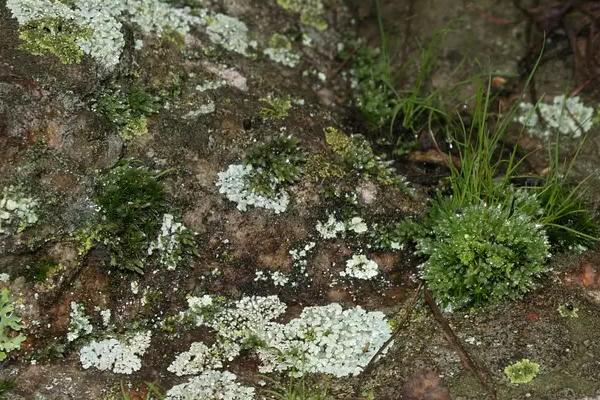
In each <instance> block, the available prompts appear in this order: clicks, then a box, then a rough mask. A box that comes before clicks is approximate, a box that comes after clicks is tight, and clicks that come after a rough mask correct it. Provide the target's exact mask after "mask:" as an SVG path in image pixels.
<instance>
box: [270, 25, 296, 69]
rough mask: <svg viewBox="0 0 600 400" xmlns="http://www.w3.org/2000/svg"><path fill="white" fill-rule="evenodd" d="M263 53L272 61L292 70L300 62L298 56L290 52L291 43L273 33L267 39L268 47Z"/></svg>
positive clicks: (286, 38) (285, 37) (280, 35)
mask: <svg viewBox="0 0 600 400" xmlns="http://www.w3.org/2000/svg"><path fill="white" fill-rule="evenodd" d="M263 53H265V55H267V56H268V57H269V58H270V59H271V60H272V61H275V62H277V63H279V64H282V65H285V66H286V67H290V68H294V67H295V66H297V65H298V63H299V62H300V55H298V54H296V53H294V52H293V51H292V42H291V41H290V39H288V37H287V36H285V35H282V34H280V33H275V34H274V35H273V36H271V38H270V39H269V47H268V48H266V49H265V50H264V51H263Z"/></svg>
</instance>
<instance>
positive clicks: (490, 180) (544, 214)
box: [418, 83, 597, 307]
mask: <svg viewBox="0 0 600 400" xmlns="http://www.w3.org/2000/svg"><path fill="white" fill-rule="evenodd" d="M490 102H491V96H490V86H489V83H488V86H487V88H485V87H484V86H480V89H479V90H478V91H477V95H476V107H475V110H474V113H473V116H472V118H471V120H470V122H469V123H466V122H464V121H463V120H460V124H459V125H458V126H450V127H449V136H450V137H451V139H452V145H453V147H454V148H455V149H456V151H457V152H458V155H459V159H460V163H459V165H455V164H454V163H451V162H450V163H449V165H450V177H449V190H450V195H449V196H448V195H446V194H445V193H438V196H437V197H436V199H435V200H434V202H433V204H432V207H431V209H430V211H429V213H428V215H427V217H426V221H425V223H426V226H428V227H429V229H430V232H429V234H427V235H425V238H421V239H419V240H418V247H419V250H420V251H421V252H422V253H423V254H425V255H426V256H428V257H429V258H428V260H427V261H426V262H425V264H424V267H423V275H424V278H425V280H426V282H427V284H428V286H429V287H430V289H431V290H432V292H433V293H434V294H435V295H436V297H437V300H438V301H440V302H441V303H443V304H444V305H447V306H454V307H460V306H467V305H468V306H482V305H484V304H486V303H489V302H497V301H501V300H503V299H513V298H516V297H518V296H520V295H522V294H524V293H526V292H527V291H529V290H530V289H531V288H532V287H534V283H535V282H534V281H535V278H537V277H538V276H539V275H540V274H541V273H542V272H543V271H544V270H545V267H544V265H545V259H546V257H547V255H548V254H549V253H548V252H549V246H548V244H547V237H548V236H549V237H550V238H551V239H554V243H553V244H556V243H558V244H561V243H563V244H564V243H569V245H585V244H589V243H591V242H593V241H596V240H597V239H596V237H595V236H593V235H594V233H593V232H596V230H595V229H596V228H595V226H596V222H595V221H594V220H593V218H592V217H591V215H590V213H589V211H587V210H586V208H585V206H584V204H583V201H582V186H581V185H577V186H574V187H572V188H568V186H566V184H565V181H564V177H565V174H564V168H563V167H562V165H561V164H560V163H559V162H558V149H557V148H555V149H554V151H555V153H554V160H553V161H551V163H550V168H549V170H550V172H549V174H548V175H547V176H546V177H545V178H540V179H539V180H540V181H542V182H543V183H542V184H541V185H538V186H531V187H523V188H516V187H515V186H514V185H513V181H516V180H517V179H518V178H520V176H519V170H520V167H521V166H522V163H523V161H524V160H525V158H526V157H527V156H519V155H518V148H517V147H516V146H514V147H513V148H512V149H511V150H510V152H507V150H508V149H507V148H505V147H504V142H503V140H504V138H505V136H506V133H507V131H508V128H509V126H510V123H511V122H512V121H513V120H514V114H515V111H516V107H513V109H511V110H510V111H509V112H508V113H507V114H505V115H504V116H502V117H500V118H497V119H494V118H492V116H490V114H489V109H490ZM568 169H569V168H567V170H568ZM566 188H568V189H566ZM555 247H556V246H555Z"/></svg>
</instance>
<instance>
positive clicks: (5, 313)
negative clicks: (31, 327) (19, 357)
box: [0, 289, 25, 361]
mask: <svg viewBox="0 0 600 400" xmlns="http://www.w3.org/2000/svg"><path fill="white" fill-rule="evenodd" d="M22 329H23V325H22V324H21V317H19V316H18V315H17V314H16V313H15V306H14V305H13V304H12V303H11V301H10V292H9V290H8V289H2V290H0V361H3V360H4V359H6V357H7V356H8V353H10V352H11V351H13V350H18V349H19V348H20V347H21V343H23V341H24V340H25V336H23V335H21V334H19V332H20V331H21V330H22Z"/></svg>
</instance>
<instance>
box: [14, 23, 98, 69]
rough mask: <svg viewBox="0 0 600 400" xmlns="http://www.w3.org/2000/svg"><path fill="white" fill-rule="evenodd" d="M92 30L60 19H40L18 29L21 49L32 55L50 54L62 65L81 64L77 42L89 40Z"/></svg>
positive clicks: (82, 53) (80, 51)
mask: <svg viewBox="0 0 600 400" xmlns="http://www.w3.org/2000/svg"><path fill="white" fill-rule="evenodd" d="M91 35H92V30H91V29H90V28H83V27H81V26H79V25H77V24H76V23H74V22H73V21H69V20H66V19H62V18H41V19H36V20H33V21H30V22H28V23H27V24H25V25H23V26H21V27H20V28H19V39H21V41H22V43H21V48H22V49H24V50H26V51H28V52H30V53H31V54H34V55H38V56H41V55H46V54H51V55H54V56H56V57H58V59H59V60H60V62H62V63H63V64H75V63H79V62H81V60H82V58H83V56H84V52H83V50H82V49H81V47H80V46H79V45H78V44H77V42H78V41H79V40H82V39H89V38H91Z"/></svg>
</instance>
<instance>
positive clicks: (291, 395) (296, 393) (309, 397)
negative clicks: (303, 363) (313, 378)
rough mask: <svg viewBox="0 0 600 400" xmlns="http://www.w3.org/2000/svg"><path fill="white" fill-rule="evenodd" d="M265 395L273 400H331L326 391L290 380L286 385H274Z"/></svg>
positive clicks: (319, 387) (317, 386) (301, 380)
mask: <svg viewBox="0 0 600 400" xmlns="http://www.w3.org/2000/svg"><path fill="white" fill-rule="evenodd" d="M265 394H266V395H267V396H268V398H270V399H273V400H332V397H330V396H329V395H328V394H327V390H326V389H324V388H323V387H321V386H319V385H315V384H309V383H308V382H307V381H306V380H304V379H300V380H290V381H289V382H288V383H287V384H286V385H281V384H279V383H277V384H275V388H274V389H271V390H266V391H265Z"/></svg>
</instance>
